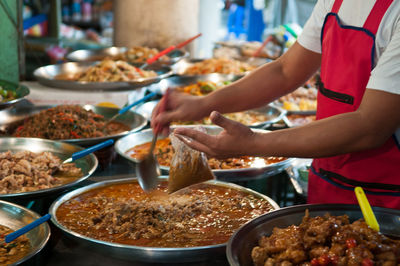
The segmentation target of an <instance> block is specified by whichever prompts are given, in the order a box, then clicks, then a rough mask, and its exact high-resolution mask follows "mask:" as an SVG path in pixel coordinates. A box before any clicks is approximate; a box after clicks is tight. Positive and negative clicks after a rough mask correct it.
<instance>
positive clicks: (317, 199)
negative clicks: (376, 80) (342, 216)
mask: <svg viewBox="0 0 400 266" xmlns="http://www.w3.org/2000/svg"><path fill="white" fill-rule="evenodd" d="M392 1H393V0H377V1H376V3H375V5H374V7H373V9H372V11H371V13H370V14H369V16H368V18H367V20H366V21H365V24H364V26H363V27H362V28H360V27H353V26H344V25H342V24H341V21H340V19H339V17H338V15H337V13H338V11H339V8H340V6H341V4H342V2H343V0H336V1H335V3H334V5H333V7H332V11H331V12H330V13H328V14H327V16H326V17H325V22H324V25H323V27H322V31H321V44H322V61H321V79H320V81H319V82H318V89H319V91H318V108H317V119H323V118H326V117H330V116H333V115H337V114H342V113H347V112H353V111H355V110H357V108H358V107H359V105H360V103H361V100H362V98H363V95H364V92H365V89H366V86H367V83H368V79H369V77H370V74H371V70H372V69H373V65H374V64H373V60H374V54H375V34H376V32H377V30H378V27H379V24H380V22H381V19H382V17H383V16H384V14H385V13H386V10H387V9H388V8H389V6H390V5H391V3H392ZM399 147H400V146H399V143H398V142H397V140H396V139H395V137H394V136H393V137H391V138H390V139H389V140H387V141H386V143H385V144H384V145H382V147H380V148H376V149H371V150H367V151H362V152H355V153H350V154H345V155H339V156H333V157H328V158H321V159H315V160H314V161H313V164H312V167H311V170H310V174H309V185H308V194H309V195H308V202H309V203H347V204H357V199H356V197H355V195H354V192H353V191H354V187H355V186H361V187H362V188H363V189H364V190H365V192H366V194H367V197H368V199H369V201H370V202H371V204H372V205H374V206H381V207H387V208H395V209H400V148H399Z"/></svg>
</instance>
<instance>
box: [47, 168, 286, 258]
mask: <svg viewBox="0 0 400 266" xmlns="http://www.w3.org/2000/svg"><path fill="white" fill-rule="evenodd" d="M162 178H165V179H166V178H167V177H166V176H163V177H162ZM131 182H137V180H136V179H135V178H129V179H119V180H110V181H104V182H99V183H95V184H92V185H89V186H86V187H82V188H79V189H76V190H74V191H71V192H69V193H67V194H65V195H63V196H61V197H60V198H58V199H57V200H56V201H55V202H53V204H52V205H51V206H50V210H49V213H50V214H51V215H52V218H51V221H52V222H53V223H54V224H55V225H56V226H57V227H58V228H59V229H61V230H62V231H63V232H64V233H65V234H67V236H69V237H71V238H73V239H75V240H77V241H79V242H80V243H81V244H83V245H85V246H87V247H90V248H93V249H94V250H96V251H97V252H102V253H105V254H109V255H112V256H115V257H118V258H121V259H126V260H130V261H132V260H133V261H145V262H154V263H157V262H158V263H184V262H193V261H203V260H207V259H215V258H216V257H217V256H224V253H225V251H224V249H225V247H226V244H225V243H224V244H218V245H210V246H202V247H190V248H152V247H139V246H132V245H123V244H116V243H112V242H106V241H101V240H97V239H93V238H89V237H86V236H83V235H81V234H78V233H76V232H74V231H71V230H69V229H68V228H66V227H65V226H63V225H62V224H61V223H60V222H59V221H58V220H57V215H56V213H57V209H58V207H59V206H60V205H62V204H63V203H64V202H65V201H67V200H69V199H71V198H73V197H76V196H78V195H80V194H83V193H85V192H87V191H89V190H92V189H96V188H101V187H106V186H110V185H114V184H123V183H131ZM206 183H210V184H215V185H218V186H224V187H230V188H234V189H237V190H240V191H244V192H247V193H249V194H252V195H254V196H256V197H259V198H263V199H265V200H267V201H268V202H269V203H270V204H271V205H272V206H273V207H274V208H275V209H279V206H278V205H277V204H276V203H275V202H274V201H273V200H272V199H270V198H269V197H267V196H265V195H262V194H260V193H258V192H255V191H253V190H250V189H247V188H244V187H241V186H238V185H235V184H231V183H225V182H220V181H216V180H211V181H207V182H206Z"/></svg>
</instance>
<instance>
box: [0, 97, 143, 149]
mask: <svg viewBox="0 0 400 266" xmlns="http://www.w3.org/2000/svg"><path fill="white" fill-rule="evenodd" d="M51 107H54V106H21V107H19V108H15V109H12V110H6V111H3V112H2V115H1V116H0V125H1V127H0V130H1V131H3V135H10V134H12V133H13V132H14V130H15V128H16V127H17V126H19V125H20V124H22V123H23V120H24V119H25V118H27V117H29V116H31V115H34V114H36V113H39V112H40V111H42V110H46V109H49V108H51ZM83 108H84V109H86V110H92V111H93V112H95V113H96V114H100V115H103V116H104V117H105V118H106V119H109V118H111V117H112V116H114V115H115V114H116V113H117V112H118V111H119V109H117V108H109V107H102V106H94V105H84V106H83ZM115 121H117V122H120V123H122V124H124V125H126V126H128V127H129V128H130V130H129V131H124V132H121V133H119V134H115V135H111V136H105V137H97V138H82V139H63V140H60V141H63V142H68V143H73V144H77V145H82V146H90V145H95V144H97V143H100V142H102V141H105V140H107V139H114V140H116V139H118V138H120V137H123V136H125V135H127V134H129V133H132V132H135V131H138V130H140V129H142V128H143V127H144V126H146V124H147V120H146V119H145V118H144V117H143V116H141V115H140V114H137V113H134V112H130V111H128V112H126V113H125V114H123V115H120V116H118V117H117V118H116V120H115Z"/></svg>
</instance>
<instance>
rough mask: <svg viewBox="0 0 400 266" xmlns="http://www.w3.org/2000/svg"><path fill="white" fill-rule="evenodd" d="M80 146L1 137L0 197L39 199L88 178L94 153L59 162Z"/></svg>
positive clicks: (95, 160)
mask: <svg viewBox="0 0 400 266" xmlns="http://www.w3.org/2000/svg"><path fill="white" fill-rule="evenodd" d="M82 149H83V148H81V147H79V146H76V145H73V144H68V143H64V142H59V141H53V140H45V139H38V138H0V199H2V200H16V199H18V200H20V199H38V198H39V197H45V196H49V195H56V194H57V193H59V192H61V191H64V190H66V189H68V188H70V187H71V186H73V185H76V184H77V183H79V182H82V181H84V180H85V179H87V178H88V177H89V176H90V175H91V174H93V173H94V171H95V170H96V168H97V165H98V161H97V158H96V156H94V155H93V154H90V155H87V156H85V157H83V158H80V159H78V160H76V161H74V162H73V163H66V164H61V163H62V161H64V160H65V159H67V158H69V157H70V156H71V155H72V154H73V153H75V152H77V151H80V150H82Z"/></svg>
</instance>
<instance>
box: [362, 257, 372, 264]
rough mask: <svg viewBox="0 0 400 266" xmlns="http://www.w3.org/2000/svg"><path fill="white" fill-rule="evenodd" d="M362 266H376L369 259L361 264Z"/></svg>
mask: <svg viewBox="0 0 400 266" xmlns="http://www.w3.org/2000/svg"><path fill="white" fill-rule="evenodd" d="M361 265H362V266H372V265H374V262H373V261H372V260H371V259H369V258H365V259H363V261H362V262H361Z"/></svg>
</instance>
